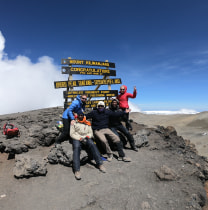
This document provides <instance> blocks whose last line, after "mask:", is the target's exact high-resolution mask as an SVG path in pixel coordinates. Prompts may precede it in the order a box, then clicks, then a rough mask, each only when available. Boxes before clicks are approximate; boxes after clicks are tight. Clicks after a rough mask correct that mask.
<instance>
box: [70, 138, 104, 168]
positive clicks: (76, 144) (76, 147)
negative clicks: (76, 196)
mask: <svg viewBox="0 0 208 210" xmlns="http://www.w3.org/2000/svg"><path fill="white" fill-rule="evenodd" d="M72 144H73V169H74V172H75V171H79V170H80V152H81V149H82V144H84V143H83V142H82V141H79V140H75V139H73V140H72ZM84 148H86V152H87V154H88V157H91V158H92V159H94V160H95V162H96V164H97V166H100V165H102V164H103V161H102V159H101V156H100V153H99V151H98V149H97V147H96V145H95V144H94V142H93V141H92V139H87V141H86V143H85V144H84ZM91 158H90V159H91Z"/></svg>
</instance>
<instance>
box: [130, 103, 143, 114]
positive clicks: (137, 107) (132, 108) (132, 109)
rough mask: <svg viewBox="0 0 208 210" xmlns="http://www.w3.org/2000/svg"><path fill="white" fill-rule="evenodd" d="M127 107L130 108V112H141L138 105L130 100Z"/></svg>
mask: <svg viewBox="0 0 208 210" xmlns="http://www.w3.org/2000/svg"><path fill="white" fill-rule="evenodd" d="M129 109H131V112H141V110H140V108H139V106H138V105H136V104H135V103H132V102H131V101H129Z"/></svg>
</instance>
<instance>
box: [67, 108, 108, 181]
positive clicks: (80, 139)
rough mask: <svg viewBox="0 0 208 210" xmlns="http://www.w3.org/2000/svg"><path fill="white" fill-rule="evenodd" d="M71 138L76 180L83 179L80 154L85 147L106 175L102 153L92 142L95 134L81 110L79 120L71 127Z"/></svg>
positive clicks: (78, 115)
mask: <svg viewBox="0 0 208 210" xmlns="http://www.w3.org/2000/svg"><path fill="white" fill-rule="evenodd" d="M70 137H71V138H72V145H73V170H74V174H75V178H76V179H77V180H80V179H81V173H80V152H81V148H82V146H85V148H86V151H87V153H88V156H89V157H92V158H93V159H94V160H95V162H96V164H97V166H98V168H99V170H100V171H101V172H103V173H105V172H106V169H105V167H104V166H103V161H102V159H101V156H100V153H99V151H98V149H97V147H96V145H95V144H94V142H93V141H92V138H93V132H92V127H91V123H90V122H89V121H87V120H86V117H85V116H84V113H83V112H82V111H81V110H79V111H78V112H77V119H76V120H75V122H74V123H73V125H71V128H70Z"/></svg>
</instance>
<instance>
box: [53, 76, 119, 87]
mask: <svg viewBox="0 0 208 210" xmlns="http://www.w3.org/2000/svg"><path fill="white" fill-rule="evenodd" d="M114 84H121V79H120V78H114V79H93V80H71V81H58V82H54V87H55V88H67V87H80V86H93V85H114Z"/></svg>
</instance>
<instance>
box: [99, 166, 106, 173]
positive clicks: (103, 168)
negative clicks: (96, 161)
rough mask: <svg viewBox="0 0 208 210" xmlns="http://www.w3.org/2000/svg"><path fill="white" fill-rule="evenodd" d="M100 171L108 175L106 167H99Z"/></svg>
mask: <svg viewBox="0 0 208 210" xmlns="http://www.w3.org/2000/svg"><path fill="white" fill-rule="evenodd" d="M99 170H100V171H101V172H102V173H106V169H105V167H104V165H100V166H99Z"/></svg>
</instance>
